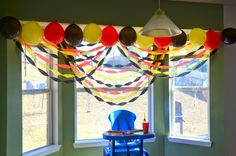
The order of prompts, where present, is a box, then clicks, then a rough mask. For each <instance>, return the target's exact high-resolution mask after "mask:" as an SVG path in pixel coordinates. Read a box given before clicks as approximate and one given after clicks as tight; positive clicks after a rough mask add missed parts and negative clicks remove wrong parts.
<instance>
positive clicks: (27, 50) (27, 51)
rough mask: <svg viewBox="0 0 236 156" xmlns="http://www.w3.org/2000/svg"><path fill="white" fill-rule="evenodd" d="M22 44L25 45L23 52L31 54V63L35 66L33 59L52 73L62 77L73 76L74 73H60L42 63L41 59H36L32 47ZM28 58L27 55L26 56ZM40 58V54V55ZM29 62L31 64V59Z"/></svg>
mask: <svg viewBox="0 0 236 156" xmlns="http://www.w3.org/2000/svg"><path fill="white" fill-rule="evenodd" d="M24 46H25V51H24V52H25V53H28V54H29V55H30V56H31V57H32V56H33V59H34V61H33V63H34V64H35V66H36V62H35V61H36V60H37V63H38V64H39V65H40V66H42V67H43V68H45V69H48V70H49V71H51V72H52V73H54V74H56V75H57V76H62V77H66V78H73V77H74V75H68V74H62V73H60V72H56V71H55V70H53V69H51V68H49V67H48V66H47V65H46V64H44V63H42V62H41V61H39V60H38V59H36V55H35V53H34V52H33V51H32V49H31V47H30V46H29V45H27V44H25V45H24ZM28 58H29V57H28ZM41 58H42V56H41ZM31 64H32V61H31Z"/></svg>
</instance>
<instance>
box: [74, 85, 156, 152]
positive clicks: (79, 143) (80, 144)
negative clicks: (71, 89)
mask: <svg viewBox="0 0 236 156" xmlns="http://www.w3.org/2000/svg"><path fill="white" fill-rule="evenodd" d="M153 88H154V87H153V84H152V85H151V86H150V87H149V88H148V121H149V124H150V127H149V128H150V131H151V132H154V105H153V97H154V96H153V95H154V93H153V91H154V89H153ZM76 94H77V89H76V85H75V95H76ZM76 97H77V96H75V112H74V114H75V123H74V124H75V135H74V136H75V138H74V140H75V141H74V143H73V146H74V148H87V147H101V146H105V145H108V140H104V139H102V138H101V139H83V140H77V115H78V114H77V98H76ZM104 104H105V103H104ZM155 139H156V138H151V139H145V140H144V142H154V141H155Z"/></svg>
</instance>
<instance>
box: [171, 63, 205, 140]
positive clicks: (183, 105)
mask: <svg viewBox="0 0 236 156" xmlns="http://www.w3.org/2000/svg"><path fill="white" fill-rule="evenodd" d="M179 62H180V61H179ZM193 63H194V61H193ZM208 81H209V62H208V61H207V62H206V63H205V64H204V65H202V66H201V67H200V68H198V69H197V70H194V71H192V72H191V73H189V74H187V75H185V76H182V77H176V78H173V80H170V83H171V84H172V88H171V90H172V96H173V97H171V99H172V103H171V104H172V125H171V127H172V129H171V134H172V135H174V136H185V137H196V138H203V139H209V86H208Z"/></svg>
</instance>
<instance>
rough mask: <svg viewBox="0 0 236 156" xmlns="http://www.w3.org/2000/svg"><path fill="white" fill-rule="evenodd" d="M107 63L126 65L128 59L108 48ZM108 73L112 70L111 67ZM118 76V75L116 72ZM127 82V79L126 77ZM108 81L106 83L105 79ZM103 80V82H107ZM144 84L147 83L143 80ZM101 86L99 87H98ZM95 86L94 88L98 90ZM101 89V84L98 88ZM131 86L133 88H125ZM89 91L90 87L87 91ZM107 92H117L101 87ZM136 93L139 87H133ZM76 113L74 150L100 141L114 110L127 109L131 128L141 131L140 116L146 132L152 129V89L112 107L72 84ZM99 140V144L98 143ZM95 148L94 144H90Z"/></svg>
mask: <svg viewBox="0 0 236 156" xmlns="http://www.w3.org/2000/svg"><path fill="white" fill-rule="evenodd" d="M106 63H110V64H112V65H113V67H114V66H116V65H117V66H118V64H127V63H128V60H126V59H125V58H124V57H122V56H121V55H120V54H119V53H118V52H117V51H116V49H115V48H113V49H112V51H111V53H110V54H109V55H107V56H106V59H105V63H104V64H106ZM102 68H103V69H107V70H109V69H111V68H112V67H111V68H110V67H106V66H103V67H102ZM112 70H116V69H115V68H112ZM134 72H135V71H131V70H130V71H128V73H127V74H128V75H130V74H132V73H134ZM116 74H117V76H119V74H118V73H116ZM127 79H128V77H127ZM107 81H108V80H107ZM107 81H106V82H107ZM147 81H148V80H147ZM119 83H120V84H122V83H123V82H122V80H119ZM98 86H99V87H101V86H102V85H99V84H98ZM98 86H95V87H98ZM102 87H104V85H103V86H102ZM128 87H133V85H131V86H128ZM90 89H92V88H90ZM105 89H109V91H118V90H119V88H115V87H114V88H113V87H110V88H108V87H107V88H105ZM135 89H136V90H138V89H139V88H135ZM75 90H76V91H75V93H76V111H75V118H76V119H75V120H76V123H75V124H76V126H75V127H76V130H75V133H76V134H75V140H76V141H75V142H76V144H77V143H78V147H89V146H92V143H94V142H96V141H97V142H101V139H102V133H103V132H105V131H107V130H109V129H111V124H110V122H109V120H108V115H109V114H110V113H111V112H112V111H114V110H117V109H127V110H130V111H132V112H134V113H135V114H136V117H137V119H136V121H135V127H136V128H138V129H141V128H142V122H143V118H144V115H145V116H146V119H148V121H149V123H150V129H151V130H152V128H153V124H152V121H153V120H152V115H153V113H152V110H153V108H152V87H150V89H149V90H148V91H147V92H146V93H145V94H144V95H142V96H141V97H139V98H138V99H137V100H136V101H135V102H132V103H127V104H125V105H123V106H119V105H115V106H111V105H108V104H106V103H104V102H99V101H98V100H97V99H96V98H95V97H94V96H93V95H90V94H88V93H87V92H86V91H85V90H84V88H83V86H82V85H81V84H80V83H78V82H76V89H75ZM99 139H100V141H98V140H99ZM88 142H90V143H91V144H90V145H88V146H83V145H82V146H79V144H82V143H85V144H86V143H88ZM94 145H95V146H97V144H94Z"/></svg>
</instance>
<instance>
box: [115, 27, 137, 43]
mask: <svg viewBox="0 0 236 156" xmlns="http://www.w3.org/2000/svg"><path fill="white" fill-rule="evenodd" d="M136 39H137V34H136V31H135V30H134V29H133V28H132V27H131V26H126V27H124V28H123V29H121V31H120V33H119V40H120V42H121V43H122V44H124V45H125V46H131V45H133V44H134V43H135V41H136Z"/></svg>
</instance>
